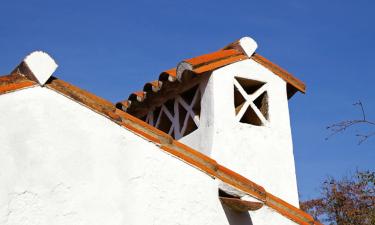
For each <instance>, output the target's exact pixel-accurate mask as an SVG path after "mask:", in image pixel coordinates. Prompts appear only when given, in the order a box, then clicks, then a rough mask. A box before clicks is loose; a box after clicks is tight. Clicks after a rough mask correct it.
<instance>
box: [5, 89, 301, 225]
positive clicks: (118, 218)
mask: <svg viewBox="0 0 375 225" xmlns="http://www.w3.org/2000/svg"><path fill="white" fill-rule="evenodd" d="M0 109H1V113H0V146H1V148H0V224H1V225H16V224H17V225H26V224H27V225H33V224H35V225H36V224H38V225H44V224H46V225H47V224H48V225H50V224H56V225H60V224H61V225H63V224H64V225H65V224H78V225H79V224H87V225H88V224H90V225H95V224H98V225H99V224H100V225H102V224H111V225H118V224H126V225H138V224H139V225H145V224H154V225H158V224H160V225H161V224H163V225H176V224H180V225H185V224H186V225H187V224H190V225H191V224H207V225H210V224H212V225H214V224H215V225H221V224H222V225H227V224H231V225H234V224H236V225H251V224H254V225H265V224H267V225H268V224H281V225H292V224H294V223H293V222H292V221H290V220H288V219H286V218H285V217H283V216H281V215H280V214H278V213H276V212H274V211H272V210H270V209H268V208H267V207H263V208H262V209H261V210H259V211H257V212H255V213H250V214H249V213H242V214H239V213H236V212H234V211H231V210H230V209H228V208H226V207H225V206H222V205H221V203H220V201H219V199H218V182H217V181H216V180H214V179H212V178H211V177H210V176H208V175H206V174H205V173H203V172H201V171H200V170H197V169H196V168H193V167H192V166H190V165H188V164H186V163H184V162H182V161H180V160H179V159H177V158H174V157H173V156H171V155H169V154H167V153H165V152H163V151H162V150H161V149H160V148H159V147H158V146H156V145H155V144H153V143H151V142H149V141H147V140H145V139H143V138H141V137H139V136H137V135H135V134H134V133H132V132H130V131H128V130H126V129H124V128H122V127H120V126H118V125H117V124H115V123H113V122H112V121H110V120H109V119H107V118H105V117H103V116H102V115H99V114H97V113H95V112H93V111H91V110H90V109H88V108H86V107H84V106H82V105H80V104H78V103H76V102H74V101H72V100H70V99H68V98H66V97H65V96H62V95H60V94H58V93H56V92H54V91H52V90H49V89H47V88H41V87H34V88H29V89H24V90H20V91H17V92H13V93H8V94H5V95H2V96H0ZM220 149H222V148H220Z"/></svg>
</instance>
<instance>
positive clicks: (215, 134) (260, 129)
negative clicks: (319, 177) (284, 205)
mask: <svg viewBox="0 0 375 225" xmlns="http://www.w3.org/2000/svg"><path fill="white" fill-rule="evenodd" d="M234 77H241V78H245V79H250V80H257V81H262V82H264V83H265V85H266V86H265V88H266V90H267V94H268V115H269V119H268V122H267V123H266V124H265V125H263V126H255V125H251V124H246V123H241V122H239V121H238V118H236V114H235V108H234V97H233V93H234ZM201 107H202V111H201V122H200V126H199V128H198V130H197V131H195V132H193V133H192V134H190V137H189V136H187V137H183V138H182V139H181V141H182V142H183V143H185V144H187V145H190V146H193V147H195V148H197V149H199V150H200V151H201V152H203V153H205V154H207V155H209V156H210V157H212V158H214V159H215V160H216V161H217V162H219V163H220V164H222V165H224V166H226V167H228V168H231V169H232V170H234V171H236V172H238V173H240V174H241V175H243V176H245V177H247V178H248V179H250V180H252V181H254V182H256V183H258V184H259V185H261V186H263V187H264V188H265V189H266V190H267V191H269V192H270V193H272V194H275V195H276V196H278V197H280V198H282V199H283V200H285V201H287V202H289V203H291V204H293V205H294V206H296V207H299V201H298V190H297V182H296V173H295V163H294V155H293V143H292V137H291V128H290V120H289V109H288V99H287V93H286V82H285V81H284V80H282V79H281V78H280V77H279V76H276V75H275V74H273V73H272V72H271V71H269V70H268V69H266V68H264V67H263V66H261V65H259V64H258V63H256V62H255V61H253V60H252V59H247V60H243V61H240V62H237V63H234V64H231V65H228V66H225V67H223V68H220V69H218V70H215V71H213V73H212V74H211V76H210V78H209V80H208V82H207V86H206V88H205V90H204V93H203V96H202V102H201Z"/></svg>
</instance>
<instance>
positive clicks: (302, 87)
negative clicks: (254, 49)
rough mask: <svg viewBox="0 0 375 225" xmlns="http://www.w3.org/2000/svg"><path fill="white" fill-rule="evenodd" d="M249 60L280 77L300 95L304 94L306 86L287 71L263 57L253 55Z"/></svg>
mask: <svg viewBox="0 0 375 225" xmlns="http://www.w3.org/2000/svg"><path fill="white" fill-rule="evenodd" d="M251 59H253V60H254V61H255V62H257V63H259V64H261V65H262V66H264V67H266V68H267V69H269V70H270V71H271V72H273V73H274V74H276V75H278V76H279V77H281V78H282V79H283V80H285V81H286V82H287V83H289V84H290V85H292V86H293V87H294V88H296V89H297V90H298V91H300V92H302V93H306V85H305V84H304V83H303V82H302V81H300V80H299V79H298V78H296V77H295V76H293V75H292V74H290V73H289V72H288V71H286V70H284V69H283V68H281V67H280V66H278V65H276V64H275V63H273V62H271V61H269V60H268V59H266V58H265V57H263V56H261V55H259V54H257V53H255V54H254V55H253V56H251Z"/></svg>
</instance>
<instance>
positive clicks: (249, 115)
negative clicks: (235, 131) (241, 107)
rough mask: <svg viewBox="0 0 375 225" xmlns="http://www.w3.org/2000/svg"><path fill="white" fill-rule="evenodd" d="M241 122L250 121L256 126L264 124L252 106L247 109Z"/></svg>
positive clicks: (249, 122)
mask: <svg viewBox="0 0 375 225" xmlns="http://www.w3.org/2000/svg"><path fill="white" fill-rule="evenodd" d="M240 122H241V123H248V124H252V125H256V126H262V125H263V124H262V121H261V120H260V119H259V117H258V116H257V114H256V113H255V112H254V110H253V108H251V106H249V107H248V108H247V109H246V112H245V113H244V114H243V116H242V118H241V120H240Z"/></svg>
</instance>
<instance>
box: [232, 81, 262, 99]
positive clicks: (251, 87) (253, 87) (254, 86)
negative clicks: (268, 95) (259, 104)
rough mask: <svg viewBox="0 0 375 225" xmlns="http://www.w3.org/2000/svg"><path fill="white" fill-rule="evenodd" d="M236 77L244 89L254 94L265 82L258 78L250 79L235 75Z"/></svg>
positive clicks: (249, 93)
mask: <svg viewBox="0 0 375 225" xmlns="http://www.w3.org/2000/svg"><path fill="white" fill-rule="evenodd" d="M234 79H236V80H237V82H238V83H239V84H240V85H241V87H242V88H243V90H244V91H245V92H246V93H247V94H248V95H252V94H254V92H255V91H257V90H258V89H259V88H261V87H262V86H263V85H264V83H263V82H260V81H256V80H250V79H245V78H240V77H235V78H234Z"/></svg>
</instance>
